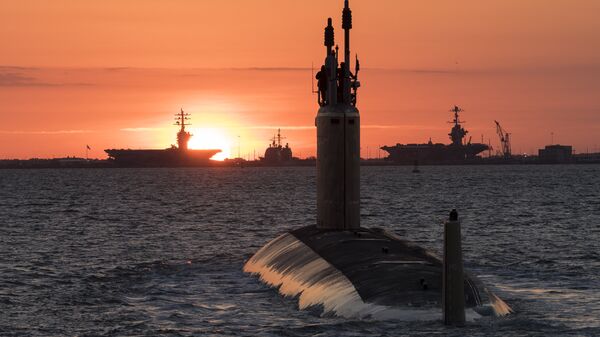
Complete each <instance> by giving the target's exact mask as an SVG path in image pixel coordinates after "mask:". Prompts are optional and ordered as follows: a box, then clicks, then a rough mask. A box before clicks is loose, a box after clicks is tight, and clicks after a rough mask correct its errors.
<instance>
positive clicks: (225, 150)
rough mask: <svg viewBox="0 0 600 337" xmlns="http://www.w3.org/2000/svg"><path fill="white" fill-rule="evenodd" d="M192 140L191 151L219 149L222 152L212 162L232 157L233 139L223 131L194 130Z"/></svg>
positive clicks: (209, 129) (215, 129)
mask: <svg viewBox="0 0 600 337" xmlns="http://www.w3.org/2000/svg"><path fill="white" fill-rule="evenodd" d="M190 132H191V133H192V139H190V142H189V143H188V147H189V148H190V149H195V150H208V149H219V150H221V152H219V153H217V154H216V155H214V156H213V157H212V158H211V159H212V160H224V159H225V158H230V157H231V147H232V144H233V142H232V141H231V138H230V137H229V136H228V135H227V132H225V131H224V130H222V129H217V128H192V129H190Z"/></svg>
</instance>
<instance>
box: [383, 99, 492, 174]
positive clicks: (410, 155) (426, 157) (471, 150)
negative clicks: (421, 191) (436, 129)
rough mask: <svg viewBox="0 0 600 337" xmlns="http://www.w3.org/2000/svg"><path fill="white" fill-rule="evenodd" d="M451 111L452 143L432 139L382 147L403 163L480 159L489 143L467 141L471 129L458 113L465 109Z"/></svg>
mask: <svg viewBox="0 0 600 337" xmlns="http://www.w3.org/2000/svg"><path fill="white" fill-rule="evenodd" d="M450 111H451V112H454V120H452V121H451V122H449V123H452V124H454V126H453V127H452V130H451V131H450V133H449V134H448V136H450V140H451V141H452V143H451V144H448V145H446V144H441V143H435V144H434V143H433V142H431V139H430V140H429V142H428V143H425V144H406V145H405V144H396V145H394V146H383V147H382V148H381V149H382V150H384V151H386V152H388V153H389V157H388V160H392V161H394V162H397V163H401V164H411V163H414V162H415V161H418V162H419V163H420V164H425V165H428V164H429V165H436V164H462V163H468V162H473V161H476V160H477V159H479V157H478V156H477V155H478V154H480V153H481V152H483V151H486V150H488V149H489V146H488V145H487V144H482V143H471V138H469V140H468V141H466V142H465V140H464V138H465V136H466V135H467V133H468V132H469V131H467V130H465V129H464V128H463V127H462V125H461V123H464V121H461V120H460V119H459V116H458V114H459V113H460V112H462V111H463V110H462V109H461V108H460V107H458V106H454V108H452V110H450Z"/></svg>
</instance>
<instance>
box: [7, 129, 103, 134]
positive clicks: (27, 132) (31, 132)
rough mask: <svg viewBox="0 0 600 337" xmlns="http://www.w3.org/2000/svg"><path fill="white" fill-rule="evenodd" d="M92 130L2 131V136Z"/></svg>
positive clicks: (87, 131)
mask: <svg viewBox="0 0 600 337" xmlns="http://www.w3.org/2000/svg"><path fill="white" fill-rule="evenodd" d="M92 132H94V131H92V130H41V131H21V130H17V131H6V130H0V134H5V135H64V134H77V133H92Z"/></svg>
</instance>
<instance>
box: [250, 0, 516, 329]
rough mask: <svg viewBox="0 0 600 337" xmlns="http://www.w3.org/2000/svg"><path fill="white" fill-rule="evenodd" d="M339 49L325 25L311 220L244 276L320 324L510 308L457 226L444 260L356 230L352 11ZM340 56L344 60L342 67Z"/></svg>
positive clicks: (379, 232)
mask: <svg viewBox="0 0 600 337" xmlns="http://www.w3.org/2000/svg"><path fill="white" fill-rule="evenodd" d="M342 28H343V30H344V50H343V54H342V55H339V54H340V52H339V50H338V49H339V48H338V47H334V45H335V40H334V28H333V26H332V19H331V18H329V19H328V20H327V26H326V28H325V34H324V35H325V41H324V46H325V49H326V54H325V62H324V65H323V66H322V67H321V71H319V72H318V73H317V76H316V77H317V79H318V84H319V85H318V87H319V94H318V98H317V99H318V104H319V109H318V112H317V116H316V118H315V126H316V128H317V165H316V166H317V179H316V181H317V205H316V206H317V221H316V224H313V225H309V226H306V227H302V228H298V229H295V230H292V231H289V232H287V233H284V234H282V235H280V236H279V237H277V238H275V239H273V240H272V241H270V242H268V243H267V244H266V245H265V246H263V247H262V248H260V249H259V250H258V251H257V252H256V253H255V254H254V255H253V256H252V257H250V258H249V259H248V260H247V261H246V263H245V265H244V267H243V270H244V272H246V273H248V274H250V275H253V276H255V277H258V278H259V280H260V281H261V282H263V283H265V284H266V285H267V286H269V287H273V288H275V289H277V290H278V292H279V293H280V294H281V295H283V296H286V297H292V298H296V299H297V300H298V307H299V309H301V310H303V309H311V310H313V309H314V308H317V309H318V310H319V311H320V313H321V315H322V316H338V317H345V318H350V319H375V320H387V319H396V320H437V319H442V318H443V319H444V322H446V323H447V324H453V325H461V324H464V322H465V321H468V320H474V319H477V318H480V317H482V316H504V315H507V314H509V313H511V312H512V309H511V308H510V306H509V305H508V304H506V303H505V302H504V301H503V300H502V299H500V298H499V297H498V296H496V295H495V294H494V293H493V292H492V291H490V290H489V289H488V288H487V287H486V286H485V285H484V284H483V283H482V282H481V281H480V280H479V279H478V278H477V277H476V276H474V275H472V274H470V273H469V272H468V271H464V272H463V269H462V255H461V248H460V247H461V246H460V237H461V236H460V220H459V219H458V213H457V212H456V211H453V212H451V213H450V217H449V221H448V222H447V223H446V224H445V229H446V230H445V238H444V239H445V241H444V242H445V244H444V256H443V258H440V257H438V256H437V255H436V254H435V253H434V252H432V251H430V250H427V249H425V248H423V247H420V246H418V245H416V244H415V243H412V242H410V241H408V240H405V239H403V238H401V237H399V236H398V235H396V234H394V233H392V232H390V231H387V230H385V229H383V228H364V227H361V225H360V153H359V150H360V114H359V110H358V108H357V91H358V88H359V87H360V82H359V80H358V74H359V71H360V65H359V60H358V57H356V61H355V69H354V73H352V72H351V70H350V61H351V60H350V57H351V56H350V30H351V29H352V12H351V10H350V6H349V2H348V0H345V2H344V8H343V12H342ZM340 58H341V59H342V60H341V62H340Z"/></svg>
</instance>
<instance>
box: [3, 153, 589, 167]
mask: <svg viewBox="0 0 600 337" xmlns="http://www.w3.org/2000/svg"><path fill="white" fill-rule="evenodd" d="M556 164H562V165H582V164H600V154H594V155H585V156H575V157H574V159H573V160H571V161H568V162H542V161H540V160H538V158H537V157H523V158H514V159H509V160H503V159H501V158H494V157H492V158H479V159H477V160H473V161H463V162H453V163H452V162H451V163H422V164H419V165H418V166H490V165H556ZM360 165H361V166H414V165H415V164H414V162H413V163H408V162H394V161H391V160H387V159H363V160H361V162H360ZM311 166H316V160H315V159H295V160H293V161H290V162H286V163H281V164H269V163H265V162H263V161H260V160H250V161H246V160H240V159H237V160H236V159H230V160H225V161H210V162H209V163H207V164H206V165H190V166H131V165H118V164H116V163H115V162H114V161H112V160H109V159H89V160H86V159H82V158H56V159H3V160H0V169H4V170H21V169H23V170H27V169H98V168H110V169H118V168H186V167H187V168H190V167H242V168H243V167H275V168H283V167H311Z"/></svg>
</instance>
